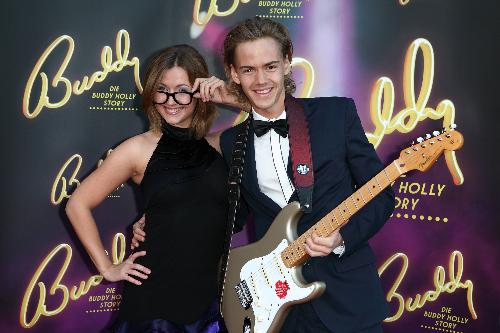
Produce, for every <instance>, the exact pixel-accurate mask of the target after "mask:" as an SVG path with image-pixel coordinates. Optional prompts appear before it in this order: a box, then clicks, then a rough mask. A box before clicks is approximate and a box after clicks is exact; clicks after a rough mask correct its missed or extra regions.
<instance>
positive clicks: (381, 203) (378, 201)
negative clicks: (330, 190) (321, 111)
mask: <svg viewBox="0 0 500 333" xmlns="http://www.w3.org/2000/svg"><path fill="white" fill-rule="evenodd" d="M345 108H346V112H345V117H346V119H345V120H346V121H345V124H346V125H345V133H346V136H347V138H346V151H347V163H348V164H349V169H350V172H351V175H352V177H353V180H354V182H355V184H356V186H357V187H358V188H359V187H360V186H361V185H363V184H365V183H366V182H368V181H369V180H370V179H371V178H373V177H374V176H375V175H376V174H377V173H378V172H380V171H381V170H382V169H383V168H384V167H383V165H382V163H381V162H380V159H379V158H378V156H377V154H376V153H375V149H374V147H373V145H372V144H371V143H369V142H368V139H367V138H366V134H365V131H364V130H363V127H362V126H361V121H360V119H359V117H358V114H357V112H356V106H355V105H354V101H353V100H352V99H348V100H347V103H346V105H345ZM393 210H394V192H393V190H392V187H387V188H386V189H384V190H383V191H382V192H381V193H380V194H379V195H377V196H376V197H375V198H373V199H372V200H371V201H370V202H369V203H367V204H366V205H365V206H364V207H363V208H361V209H360V210H359V211H358V212H357V213H356V214H354V215H353V216H352V217H351V218H350V220H349V223H347V224H346V225H344V226H343V227H342V228H341V229H340V234H341V236H342V238H343V240H344V244H345V255H349V254H350V253H352V252H354V251H356V250H357V249H358V248H359V247H360V246H361V245H362V244H364V243H365V242H367V241H368V240H369V239H370V238H371V237H372V236H373V235H374V234H375V233H377V231H379V230H380V228H382V226H383V225H384V223H385V222H386V221H387V219H388V218H389V216H390V215H391V213H392V212H393Z"/></svg>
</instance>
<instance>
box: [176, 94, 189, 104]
mask: <svg viewBox="0 0 500 333" xmlns="http://www.w3.org/2000/svg"><path fill="white" fill-rule="evenodd" d="M175 100H176V101H177V103H179V104H181V105H187V104H189V103H191V94H189V93H187V92H182V91H181V92H176V93H175Z"/></svg>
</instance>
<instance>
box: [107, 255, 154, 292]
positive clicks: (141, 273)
mask: <svg viewBox="0 0 500 333" xmlns="http://www.w3.org/2000/svg"><path fill="white" fill-rule="evenodd" d="M145 255H146V251H141V252H136V253H132V254H131V255H130V257H128V258H127V259H126V260H125V261H123V262H122V263H121V264H118V265H111V266H109V267H108V268H107V269H106V270H104V271H103V272H101V274H102V276H103V277H104V278H105V279H106V280H107V281H110V282H116V281H122V280H126V281H128V282H131V283H133V284H136V285H138V286H139V285H141V284H142V282H141V281H139V280H136V279H134V278H133V277H132V276H135V277H139V278H141V279H143V280H145V279H147V278H148V274H151V270H150V269H149V268H147V267H144V266H142V265H140V264H135V263H134V261H135V260H136V259H137V258H138V257H142V256H145Z"/></svg>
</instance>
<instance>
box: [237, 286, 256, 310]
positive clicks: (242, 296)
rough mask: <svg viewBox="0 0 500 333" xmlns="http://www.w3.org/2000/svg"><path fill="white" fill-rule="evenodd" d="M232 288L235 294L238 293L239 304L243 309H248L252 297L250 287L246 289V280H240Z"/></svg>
mask: <svg viewBox="0 0 500 333" xmlns="http://www.w3.org/2000/svg"><path fill="white" fill-rule="evenodd" d="M234 289H235V290H236V295H238V299H239V300H240V303H241V306H242V307H243V308H244V309H245V310H248V309H249V308H250V305H252V302H253V297H252V294H251V293H250V289H248V285H247V282H246V281H245V280H243V281H241V282H240V283H238V284H237V285H236V286H235V287H234Z"/></svg>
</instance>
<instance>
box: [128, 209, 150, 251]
mask: <svg viewBox="0 0 500 333" xmlns="http://www.w3.org/2000/svg"><path fill="white" fill-rule="evenodd" d="M144 225H146V217H145V216H144V215H142V217H141V219H140V220H139V221H137V222H135V223H134V225H133V226H132V232H133V234H134V237H133V238H132V242H130V248H131V249H132V250H134V249H135V248H137V247H138V246H139V242H144V241H145V240H146V233H145V232H144Z"/></svg>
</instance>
